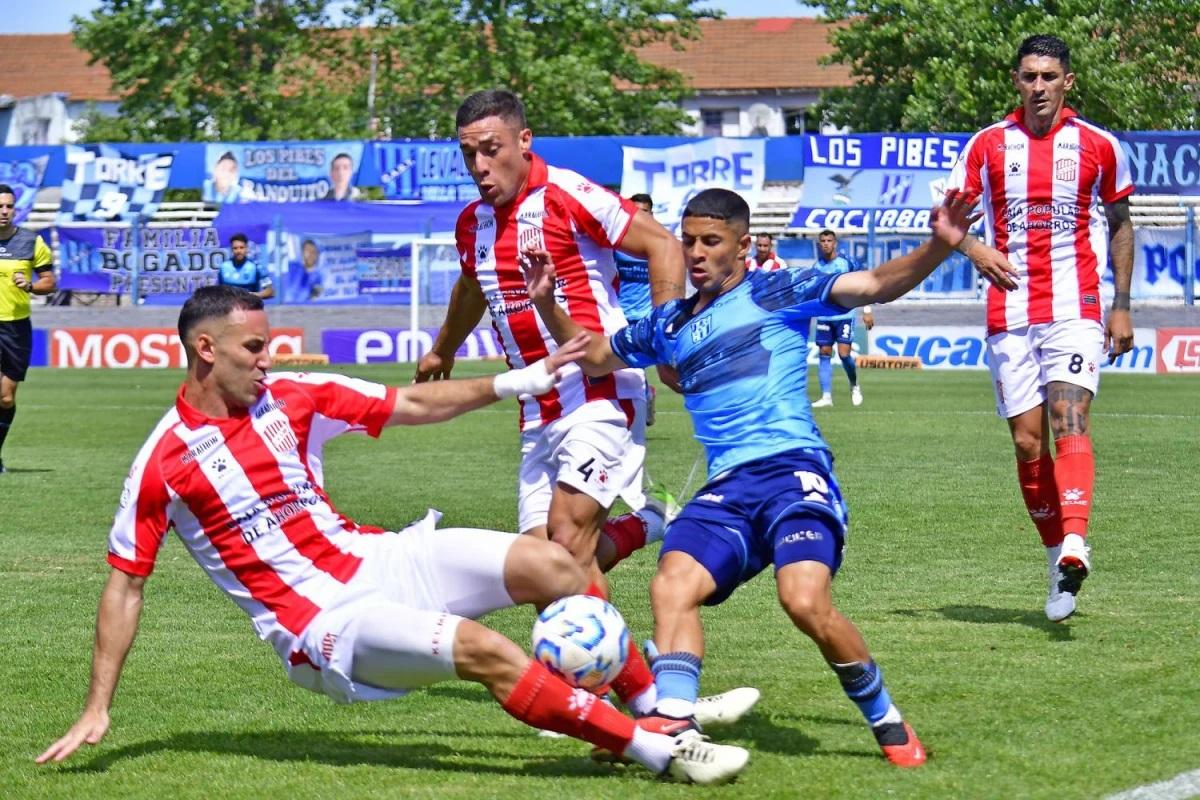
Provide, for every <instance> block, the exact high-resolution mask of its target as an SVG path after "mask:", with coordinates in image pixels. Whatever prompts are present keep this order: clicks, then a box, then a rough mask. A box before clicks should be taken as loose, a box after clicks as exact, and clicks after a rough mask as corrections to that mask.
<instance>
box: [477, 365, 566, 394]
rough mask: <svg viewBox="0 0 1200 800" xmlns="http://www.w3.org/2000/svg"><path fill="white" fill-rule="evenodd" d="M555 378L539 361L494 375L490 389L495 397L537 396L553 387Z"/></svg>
mask: <svg viewBox="0 0 1200 800" xmlns="http://www.w3.org/2000/svg"><path fill="white" fill-rule="evenodd" d="M556 380H557V379H556V378H555V377H554V375H553V374H552V373H549V372H547V371H546V365H545V364H543V363H542V362H541V361H539V362H537V363H536V364H530V365H529V366H528V367H522V368H521V369H512V370H509V371H508V372H502V373H500V374H499V375H497V376H496V379H495V381H494V382H493V383H492V391H494V392H495V393H496V396H497V397H517V396H519V395H523V394H529V395H533V396H535V397H536V396H537V395H539V394H545V393H546V392H548V391H550V390H551V389H553V388H554V384H555V382H556Z"/></svg>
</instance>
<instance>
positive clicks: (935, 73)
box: [822, 0, 1200, 131]
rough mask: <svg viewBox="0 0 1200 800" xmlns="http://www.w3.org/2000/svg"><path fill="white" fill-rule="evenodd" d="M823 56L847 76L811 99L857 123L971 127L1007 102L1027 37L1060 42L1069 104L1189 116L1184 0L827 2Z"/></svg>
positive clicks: (1006, 108) (1197, 102) (1131, 114)
mask: <svg viewBox="0 0 1200 800" xmlns="http://www.w3.org/2000/svg"><path fill="white" fill-rule="evenodd" d="M824 8H825V19H826V21H829V22H834V23H838V27H836V29H835V30H834V31H833V32H832V34H831V36H830V38H831V41H832V43H833V45H834V47H835V48H836V52H835V54H834V55H832V56H831V57H830V58H829V61H830V62H831V63H838V64H846V65H848V66H849V67H850V68H851V71H852V74H853V75H854V76H855V77H856V79H857V82H856V84H855V85H854V86H851V87H849V88H843V89H834V90H831V91H829V92H827V93H825V94H824V95H823V97H822V105H823V106H824V110H825V113H826V115H827V118H828V119H829V120H830V121H831V122H832V123H834V124H836V125H840V126H841V125H844V126H848V127H850V128H852V129H855V130H860V131H888V130H891V131H899V130H905V131H925V130H929V131H970V130H975V129H977V128H980V127H982V126H984V125H986V124H988V123H990V122H994V121H995V120H997V119H1000V118H1001V117H1003V116H1004V115H1005V114H1007V113H1009V112H1010V111H1012V109H1014V108H1015V107H1016V106H1017V104H1018V102H1019V101H1018V98H1017V93H1016V90H1015V89H1014V88H1013V85H1012V81H1011V79H1010V72H1011V70H1012V68H1013V62H1012V59H1013V56H1014V54H1015V53H1016V50H1017V46H1018V45H1019V44H1020V42H1021V40H1022V39H1024V38H1025V37H1026V36H1029V35H1032V34H1034V33H1051V34H1054V35H1056V36H1058V37H1060V38H1061V39H1063V40H1064V41H1065V42H1066V43H1067V44H1068V45H1069V46H1070V48H1071V68H1072V71H1074V72H1075V74H1076V80H1075V88H1074V89H1072V90H1071V92H1070V94H1069V95H1068V102H1069V103H1070V104H1071V105H1072V107H1073V108H1075V109H1076V110H1077V111H1079V113H1081V114H1083V115H1084V116H1086V117H1088V118H1090V119H1092V120H1094V121H1096V122H1098V123H1100V124H1101V125H1105V126H1107V127H1110V128H1114V129H1117V130H1163V129H1192V128H1195V127H1196V126H1197V124H1200V43H1198V42H1200V38H1198V35H1197V34H1198V31H1200V3H1197V2H1196V1H1195V0H990V2H979V0H943V1H942V2H929V0H831V1H830V2H827V3H825V4H824Z"/></svg>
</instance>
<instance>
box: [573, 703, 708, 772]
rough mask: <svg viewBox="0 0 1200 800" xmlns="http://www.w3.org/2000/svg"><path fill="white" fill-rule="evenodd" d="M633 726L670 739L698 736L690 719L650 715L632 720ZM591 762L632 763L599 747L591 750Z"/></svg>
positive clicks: (698, 730)
mask: <svg viewBox="0 0 1200 800" xmlns="http://www.w3.org/2000/svg"><path fill="white" fill-rule="evenodd" d="M633 724H635V725H637V726H638V727H639V728H641V729H642V730H644V731H649V732H650V733H658V734H662V735H663V736H670V737H672V738H675V737H678V736H682V735H683V734H685V733H693V734H696V735H699V734H700V727H699V726H698V725H697V724H696V720H695V719H693V718H692V717H687V718H684V719H680V718H678V717H660V716H655V715H654V714H651V715H649V716H645V717H638V718H637V719H636V720H634V723H633ZM592 761H595V762H596V763H597V764H631V763H633V762H632V761H631V760H630V759H629V758H626V757H625V756H623V755H620V754H619V753H614V752H613V751H612V750H609V749H607V748H604V747H599V746H597V747H593V748H592Z"/></svg>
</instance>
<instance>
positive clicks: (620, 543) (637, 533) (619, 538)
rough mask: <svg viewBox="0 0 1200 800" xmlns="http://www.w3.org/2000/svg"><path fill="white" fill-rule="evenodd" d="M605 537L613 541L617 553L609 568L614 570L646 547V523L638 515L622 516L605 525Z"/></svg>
mask: <svg viewBox="0 0 1200 800" xmlns="http://www.w3.org/2000/svg"><path fill="white" fill-rule="evenodd" d="M604 535H605V536H607V537H608V538H609V539H610V540H611V541H612V543H613V547H614V548H616V551H617V554H616V556H614V558H613V562H612V565H611V566H609V567H608V568H607V569H612V567H615V566H616V565H617V564H619V563H621V562H622V561H624V560H625V559H627V558H629V556H630V554H631V553H633V552H634V551H635V550H641V549H642V548H643V547H645V546H646V521H645V520H644V519H642V518H641V517H639V516H638V515H637V514H622V515H621V516H619V517H614V518H613V519H610V520H609V521H608V522H605V523H604ZM606 571H607V570H606Z"/></svg>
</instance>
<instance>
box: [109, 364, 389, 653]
mask: <svg viewBox="0 0 1200 800" xmlns="http://www.w3.org/2000/svg"><path fill="white" fill-rule="evenodd" d="M395 402H396V390H395V389H389V388H388V387H386V386H381V385H379V384H374V383H367V382H366V381H360V380H355V379H352V378H345V377H342V376H340V375H316V374H299V373H276V374H273V375H271V376H269V377H268V378H267V389H266V391H265V392H263V394H262V396H261V397H259V399H258V401H257V402H256V403H255V404H254V405H253V406H252V407H251V408H249V409H248V410H247V411H246V413H244V414H240V415H237V416H234V417H230V418H223V419H213V418H210V417H206V416H205V415H204V414H202V413H201V412H199V411H198V410H196V409H195V408H194V407H193V406H191V405H189V404H188V403H187V402H186V401H185V400H184V398H183V389H182V388H181V389H180V391H179V395H178V397H177V398H176V400H175V407H174V408H172V409H171V410H170V411H168V412H167V413H166V415H164V416H163V418H162V420H161V421H160V422H159V423H158V425H157V426H156V427H155V429H154V432H153V433H151V434H150V438H149V439H148V440H147V441H146V443H145V444H144V445H143V446H142V449H141V451H140V452H139V453H138V455H137V459H136V460H135V461H134V463H133V467H132V469H131V470H130V471H129V477H128V478H126V480H125V489H124V491H123V492H122V493H121V502H120V507H119V508H118V510H117V514H116V519H115V520H114V521H113V527H112V531H111V532H110V533H109V537H108V562H109V563H110V564H111V565H112V566H114V567H116V568H117V569H119V570H122V571H123V572H127V573H130V574H132V575H140V576H146V575H149V574H150V573H151V571H152V570H153V569H154V563H155V559H156V557H157V555H158V549H159V547H160V546H161V544H162V541H163V537H164V536H165V535H166V532H167V529H168V528H169V527H173V528H174V529H175V532H176V533H177V534H178V535H179V538H180V539H181V540H182V541H183V544H184V546H185V547H186V548H187V549H188V551H189V552H190V553H191V554H192V557H193V558H195V559H196V562H197V563H198V564H199V565H200V566H201V567H202V568H203V569H204V571H205V572H207V573H208V575H209V577H210V578H212V580H213V582H214V583H215V584H217V586H218V587H220V589H221V590H222V591H223V592H225V594H227V595H229V596H230V598H232V599H233V601H234V602H235V603H237V604H238V605H239V606H241V607H242V609H243V610H245V612H246V613H247V614H249V615H250V618H251V620H252V621H253V623H254V628H255V630H256V631H257V633H258V635H259V636H260V637H261V638H263V639H265V640H266V641H268V642H270V643H271V645H272V646H273V647H274V648H275V650H276V651H277V652H278V653H279V654H280V655H281V656H283V657H287V656H288V655H289V654H290V653H291V652H292V651H293V650H294V649H295V648H294V647H293V645H294V643H295V640H296V637H297V636H299V635H300V634H301V633H302V632H303V631H304V628H305V626H307V625H308V623H309V622H310V621H312V618H313V617H315V616H316V615H317V613H318V612H320V611H321V610H322V609H323V608H327V607H329V606H330V605H331V604H332V603H334V602H335V600H336V599H337V598H338V597H339V594H340V593H341V592H342V591H343V589H344V587H345V585H346V584H347V582H349V581H350V579H351V578H352V577H353V576H354V574H355V572H357V570H358V568H359V565H360V564H361V563H362V558H361V551H362V549H365V548H363V547H361V545H362V544H363V543H364V542H363V540H364V537H365V535H366V534H377V533H380V532H381V531H380V529H378V528H370V527H364V526H359V525H356V524H355V523H354V522H352V521H351V520H349V519H347V518H346V517H344V516H342V515H341V514H339V513H338V511H337V509H335V508H334V507H333V504H332V503H331V502H330V500H329V497H328V495H326V494H325V490H324V489H323V488H322V482H323V480H322V479H323V469H322V456H321V451H322V448H323V446H324V444H325V442H326V441H328V440H329V439H331V438H333V437H334V436H337V435H339V434H342V433H346V432H348V431H365V432H366V433H368V434H370V435H372V436H378V435H379V433H380V431H381V430H382V429H383V426H384V424H385V423H386V421H387V419H388V417H389V416H390V415H391V413H392V408H393V406H394V405H395Z"/></svg>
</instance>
